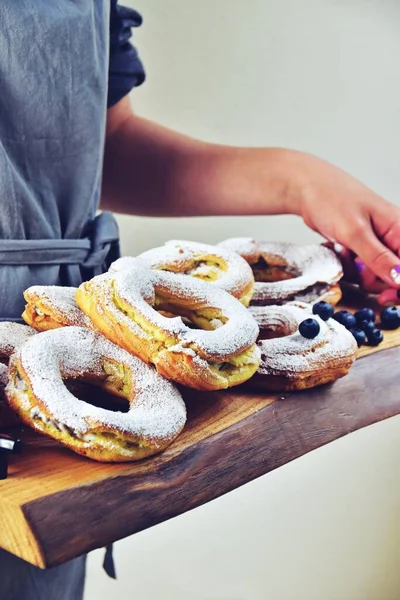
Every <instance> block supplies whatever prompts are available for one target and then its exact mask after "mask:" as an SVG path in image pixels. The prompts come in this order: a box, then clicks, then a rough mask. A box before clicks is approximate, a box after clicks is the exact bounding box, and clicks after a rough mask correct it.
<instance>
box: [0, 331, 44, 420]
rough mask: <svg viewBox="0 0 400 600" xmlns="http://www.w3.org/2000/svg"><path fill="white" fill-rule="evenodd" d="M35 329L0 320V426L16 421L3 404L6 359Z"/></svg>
mask: <svg viewBox="0 0 400 600" xmlns="http://www.w3.org/2000/svg"><path fill="white" fill-rule="evenodd" d="M35 333H36V331H35V330H34V329H31V328H30V327H28V326H27V325H21V324H20V323H14V322H12V321H0V426H1V427H8V426H11V425H14V424H16V423H18V420H17V418H16V416H15V415H14V413H13V412H12V411H10V410H9V408H8V407H7V406H6V405H5V404H4V400H5V388H6V386H7V383H8V361H9V358H10V356H11V355H12V354H13V352H15V350H16V349H17V348H19V347H20V346H22V344H24V343H25V342H26V341H27V340H28V339H29V338H30V337H32V335H34V334H35Z"/></svg>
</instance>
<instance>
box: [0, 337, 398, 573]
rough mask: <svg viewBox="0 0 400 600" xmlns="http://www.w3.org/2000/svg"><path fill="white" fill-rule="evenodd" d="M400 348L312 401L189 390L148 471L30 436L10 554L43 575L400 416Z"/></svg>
mask: <svg viewBox="0 0 400 600" xmlns="http://www.w3.org/2000/svg"><path fill="white" fill-rule="evenodd" d="M399 346H400V330H399V331H397V332H387V333H385V340H384V343H383V344H382V345H381V346H379V348H378V349H372V348H363V349H362V350H361V351H360V353H359V356H360V358H361V360H357V362H356V364H355V365H354V366H353V368H352V369H351V371H350V374H349V375H348V376H347V377H345V378H343V379H341V380H339V381H337V382H336V383H335V384H333V385H330V386H326V387H323V388H318V389H314V390H310V391H306V392H303V393H295V394H285V396H283V395H263V394H260V393H254V392H252V391H251V390H249V389H248V388H246V387H241V388H238V389H232V390H230V391H226V392H216V393H199V392H194V391H187V390H185V391H184V392H183V393H184V397H185V400H186V402H187V407H188V423H187V426H186V428H185V430H184V432H183V433H182V434H181V436H180V437H179V438H178V439H177V440H176V442H175V443H174V444H173V445H172V446H170V448H168V449H167V450H166V451H165V452H164V453H163V454H161V455H159V456H156V457H154V458H150V459H147V460H144V461H142V462H140V463H131V464H123V465H105V464H100V463H95V462H92V461H90V460H87V459H85V458H82V457H79V456H77V455H75V454H73V453H72V452H70V451H69V450H67V449H64V448H63V447H62V446H60V445H58V444H57V443H55V442H52V441H50V440H49V439H47V438H45V437H41V436H38V435H36V434H34V433H33V432H28V431H27V430H23V431H22V432H20V433H21V435H22V439H23V442H24V447H23V452H22V453H21V454H20V455H16V456H13V457H12V459H11V465H10V469H9V477H8V479H7V480H5V481H0V547H2V548H4V549H6V550H8V551H9V552H12V553H13V554H16V555H17V556H20V557H22V558H23V559H25V560H27V561H28V562H30V563H33V564H35V565H38V566H39V567H50V566H53V565H58V564H61V563H63V562H65V561H67V560H69V559H71V558H74V557H76V556H79V555H80V554H82V553H84V552H87V551H90V550H92V549H94V548H98V547H101V546H103V545H106V544H108V543H110V542H113V541H116V540H118V539H121V538H123V537H126V536H128V535H131V534H133V533H135V532H138V531H141V530H143V529H146V528H148V527H151V526H152V525H155V524H157V523H160V522H162V521H165V520H167V519H170V518H171V517H174V516H177V515H179V514H181V513H184V512H185V511H188V510H190V509H192V508H195V507H196V506H199V505H201V504H204V503H205V502H209V501H210V500H213V499H214V498H217V497H218V496H220V495H222V494H225V493H226V492H229V491H230V490H233V489H235V488H237V487H239V486H241V485H243V484H245V483H247V482H249V481H251V480H253V479H255V478H256V477H259V476H260V475H263V474H265V473H268V472H269V471H272V470H273V469H276V468H277V467H280V466H282V465H284V464H286V463H288V462H290V461H292V460H293V459H295V458H298V457H299V456H302V455H303V454H306V453H307V452H310V451H311V450H314V449H316V448H318V447H320V446H322V445H324V444H327V443H328V442H331V441H333V440H335V439H337V438H339V437H341V436H343V435H346V434H348V433H351V432H352V431H355V430H357V429H360V428H362V427H365V426H367V425H370V424H372V423H376V422H378V421H381V420H383V419H386V418H388V417H391V416H394V415H396V414H399V413H400V393H399V389H398V388H399V386H398V381H399V364H400V347H399ZM378 350H379V351H378ZM17 433H18V430H17Z"/></svg>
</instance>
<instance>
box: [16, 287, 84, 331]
mask: <svg viewBox="0 0 400 600" xmlns="http://www.w3.org/2000/svg"><path fill="white" fill-rule="evenodd" d="M75 294H76V288H73V287H61V286H56V285H34V286H32V287H30V288H28V289H27V290H25V292H24V298H25V300H26V302H27V304H26V306H25V311H24V312H23V314H22V318H23V319H24V321H25V323H27V324H28V325H30V326H31V327H33V328H34V329H36V330H37V331H48V330H50V329H57V328H58V327H70V326H76V327H89V328H90V327H91V326H92V324H91V321H90V319H88V317H87V316H86V315H85V314H84V313H83V312H82V311H81V310H80V308H79V307H78V305H77V304H76V301H75Z"/></svg>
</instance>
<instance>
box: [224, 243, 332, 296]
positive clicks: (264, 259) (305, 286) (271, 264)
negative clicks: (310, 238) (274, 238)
mask: <svg viewBox="0 0 400 600" xmlns="http://www.w3.org/2000/svg"><path fill="white" fill-rule="evenodd" d="M220 245H221V247H223V248H227V249H229V250H234V251H236V252H237V253H238V254H240V255H241V256H242V258H244V259H245V260H246V261H247V262H248V263H249V264H250V266H251V268H252V270H253V274H254V279H255V284H254V294H253V298H252V301H251V304H252V305H258V306H266V305H268V304H284V303H285V302H291V301H298V302H305V303H309V302H317V301H321V300H324V301H326V302H329V303H330V304H332V305H335V304H337V303H338V302H339V300H340V298H341V297H342V292H341V289H340V286H339V284H338V282H339V280H340V279H341V278H342V276H343V270H342V265H341V263H340V261H339V259H338V258H337V256H336V255H335V253H334V252H333V251H332V250H330V249H329V248H326V247H325V246H321V245H318V244H309V245H304V246H303V245H298V244H291V243H284V242H256V241H255V240H253V239H251V238H231V239H228V240H225V241H224V242H221V243H220Z"/></svg>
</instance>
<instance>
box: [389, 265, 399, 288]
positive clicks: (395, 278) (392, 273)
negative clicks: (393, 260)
mask: <svg viewBox="0 0 400 600" xmlns="http://www.w3.org/2000/svg"><path fill="white" fill-rule="evenodd" d="M390 277H391V278H392V279H393V281H394V283H397V284H400V265H397V266H396V267H393V269H392V270H391V271H390Z"/></svg>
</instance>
